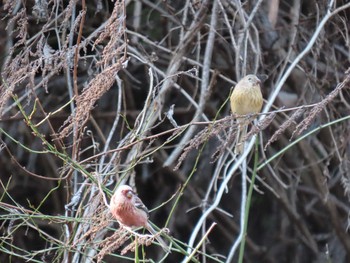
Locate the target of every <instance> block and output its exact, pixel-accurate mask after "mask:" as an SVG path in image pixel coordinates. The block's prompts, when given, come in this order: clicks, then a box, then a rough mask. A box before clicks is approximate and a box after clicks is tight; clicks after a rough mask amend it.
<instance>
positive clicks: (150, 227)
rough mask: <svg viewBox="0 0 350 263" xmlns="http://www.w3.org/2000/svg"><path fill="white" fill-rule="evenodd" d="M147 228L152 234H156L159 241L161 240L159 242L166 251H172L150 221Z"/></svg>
mask: <svg viewBox="0 0 350 263" xmlns="http://www.w3.org/2000/svg"><path fill="white" fill-rule="evenodd" d="M146 228H147V230H148V231H149V232H150V233H151V234H152V235H154V237H155V238H156V239H157V241H158V242H159V244H160V245H161V247H162V248H163V250H164V251H165V252H166V253H170V252H171V251H170V248H169V246H168V245H167V244H166V243H165V241H164V240H163V239H162V238H161V237H160V235H159V232H157V231H156V230H155V229H154V228H153V227H152V226H151V224H150V223H147V226H146Z"/></svg>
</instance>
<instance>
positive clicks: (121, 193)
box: [110, 185, 170, 252]
mask: <svg viewBox="0 0 350 263" xmlns="http://www.w3.org/2000/svg"><path fill="white" fill-rule="evenodd" d="M110 211H111V213H112V215H113V216H114V217H115V219H117V220H118V222H119V223H120V224H121V225H123V226H126V227H129V228H134V227H144V228H146V229H147V230H148V231H149V232H150V233H151V234H152V235H154V237H155V238H156V239H157V241H158V242H159V244H160V245H161V246H162V248H163V249H164V251H165V252H170V249H169V247H168V245H167V244H166V243H165V242H164V240H163V239H162V238H161V237H160V236H159V233H157V231H156V230H154V229H153V227H152V226H151V225H150V223H149V222H148V218H149V215H148V209H147V207H146V206H145V205H144V204H143V203H142V201H141V199H140V198H139V197H138V196H137V195H136V193H135V192H134V191H133V190H132V188H131V187H130V186H129V185H122V186H120V187H119V188H118V189H117V190H116V191H115V193H114V194H113V196H112V198H111V202H110Z"/></svg>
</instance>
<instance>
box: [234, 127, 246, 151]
mask: <svg viewBox="0 0 350 263" xmlns="http://www.w3.org/2000/svg"><path fill="white" fill-rule="evenodd" d="M247 130H248V123H246V122H243V121H242V122H241V123H240V124H239V126H238V130H237V139H236V146H235V151H234V152H235V154H242V153H243V151H244V145H245V140H246V135H247Z"/></svg>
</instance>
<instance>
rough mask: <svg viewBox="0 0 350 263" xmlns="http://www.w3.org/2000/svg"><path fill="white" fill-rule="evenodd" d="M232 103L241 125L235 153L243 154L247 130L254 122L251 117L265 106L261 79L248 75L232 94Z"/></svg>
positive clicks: (233, 111) (233, 110)
mask: <svg viewBox="0 0 350 263" xmlns="http://www.w3.org/2000/svg"><path fill="white" fill-rule="evenodd" d="M230 102H231V110H232V113H233V114H236V115H238V116H237V122H238V125H239V127H238V131H237V140H236V147H235V153H236V154H242V152H243V150H244V140H245V139H246V138H245V137H246V134H247V128H248V125H249V123H250V122H251V121H252V117H254V116H249V115H253V114H256V113H259V112H260V111H261V108H262V105H263V97H262V94H261V89H260V79H259V78H258V77H257V76H255V75H247V76H245V77H244V78H243V79H241V80H240V81H239V82H238V83H237V85H236V86H235V88H234V90H233V92H232V94H231V97H230ZM240 115H247V116H240Z"/></svg>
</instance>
